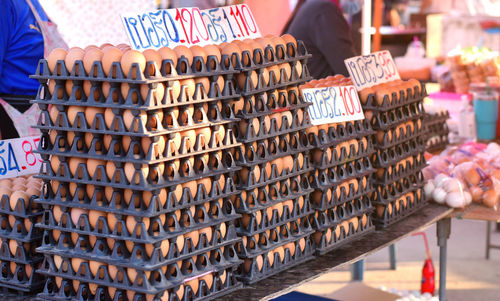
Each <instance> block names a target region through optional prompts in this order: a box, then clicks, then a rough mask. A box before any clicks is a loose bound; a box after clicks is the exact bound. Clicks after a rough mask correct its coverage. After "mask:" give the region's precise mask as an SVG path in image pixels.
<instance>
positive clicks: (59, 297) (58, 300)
mask: <svg viewBox="0 0 500 301" xmlns="http://www.w3.org/2000/svg"><path fill="white" fill-rule="evenodd" d="M226 273H228V274H229V275H227V276H226V281H225V283H222V285H221V284H220V283H221V282H222V280H221V279H220V277H219V276H218V277H217V281H214V282H213V286H212V287H213V288H212V290H217V287H216V285H217V286H218V287H219V288H220V287H226V288H224V289H222V290H219V292H218V293H216V294H214V295H209V296H201V297H200V298H203V300H210V299H213V298H214V297H215V296H221V295H223V294H226V293H229V292H231V291H233V290H236V289H239V288H241V286H242V284H241V283H239V282H237V281H235V277H234V273H233V271H230V270H229V269H228V270H227V271H226ZM228 280H230V282H231V283H229V284H226V283H228ZM63 281H64V284H65V285H66V284H67V285H69V286H71V287H72V286H73V283H72V281H71V280H63ZM66 281H69V282H70V283H66ZM53 282H54V280H52V279H51V277H49V279H48V281H47V284H46V285H45V286H44V291H43V292H42V293H40V294H38V297H39V298H41V299H42V300H53V301H68V300H73V298H77V297H78V296H75V295H73V296H65V295H64V294H62V293H61V292H55V293H54V292H53V291H52V290H51V289H50V288H49V287H47V285H52V286H56V284H55V283H53ZM61 283H63V282H61ZM202 283H203V285H206V282H202ZM82 285H84V287H85V288H86V289H87V290H88V288H87V287H86V284H80V286H79V290H78V292H76V294H77V295H79V297H82V296H81V294H82V292H81V286H82ZM56 288H57V286H56ZM58 289H59V288H58ZM73 290H74V289H73ZM178 290H179V289H178V288H177V291H176V292H170V293H169V294H170V297H169V301H180V299H179V297H178V296H177V294H178ZM62 291H64V289H63V290H62ZM190 291H192V290H191V288H190V287H189V289H185V290H184V293H183V295H182V297H183V298H187V297H189V298H192V296H191V295H190ZM125 292H126V291H125V290H120V291H118V290H117V291H116V292H115V296H114V298H113V299H111V298H110V296H109V294H108V293H107V290H105V288H102V287H99V288H97V289H96V293H95V294H93V295H95V296H100V295H101V294H103V295H104V296H105V298H107V299H105V300H107V301H111V300H112V301H121V300H123V298H128V296H127V294H126V293H125ZM163 292H164V291H162V292H161V293H159V294H158V295H159V296H156V298H155V299H153V300H154V301H160V299H161V297H162V295H163ZM72 293H73V291H71V294H72ZM86 295H88V293H87V294H86ZM91 295H92V294H91ZM85 298H89V297H88V296H87V297H85ZM78 300H79V299H78ZM126 300H127V299H126ZM132 301H149V299H146V297H145V296H144V294H141V293H136V294H134V297H133V300H132Z"/></svg>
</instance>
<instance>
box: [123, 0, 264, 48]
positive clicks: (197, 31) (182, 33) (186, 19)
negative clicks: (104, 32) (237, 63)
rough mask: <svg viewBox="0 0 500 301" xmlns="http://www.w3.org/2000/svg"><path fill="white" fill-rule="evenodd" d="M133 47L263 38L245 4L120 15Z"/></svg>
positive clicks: (170, 45) (188, 44) (203, 43)
mask: <svg viewBox="0 0 500 301" xmlns="http://www.w3.org/2000/svg"><path fill="white" fill-rule="evenodd" d="M121 18H122V21H123V25H124V27H125V32H126V33H127V35H128V38H129V41H130V46H131V47H132V48H134V49H136V50H144V49H149V48H151V49H158V48H161V47H170V48H173V47H175V46H177V45H187V46H191V45H200V46H204V45H208V44H220V43H223V42H231V41H234V40H243V39H246V38H252V39H253V38H258V37H260V36H261V35H260V32H259V28H258V27H257V23H256V22H255V18H254V17H253V15H252V12H251V11H250V8H249V7H248V6H247V5H246V4H239V5H231V6H225V7H217V8H212V9H206V10H200V9H199V8H197V7H189V8H174V9H163V10H156V11H153V12H145V13H139V14H128V15H122V16H121Z"/></svg>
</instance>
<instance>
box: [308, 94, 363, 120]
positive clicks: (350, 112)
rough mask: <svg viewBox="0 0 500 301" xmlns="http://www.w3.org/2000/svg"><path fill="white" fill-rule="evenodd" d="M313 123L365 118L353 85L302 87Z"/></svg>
mask: <svg viewBox="0 0 500 301" xmlns="http://www.w3.org/2000/svg"><path fill="white" fill-rule="evenodd" d="M302 95H304V99H305V100H306V101H308V102H310V103H312V105H311V106H309V107H308V112H309V117H310V118H311V123H312V124H313V125H320V124H325V123H335V122H344V121H352V120H362V119H365V115H364V114H363V109H362V108H361V103H360V102H359V98H358V91H356V88H354V86H341V87H326V88H314V89H303V90H302Z"/></svg>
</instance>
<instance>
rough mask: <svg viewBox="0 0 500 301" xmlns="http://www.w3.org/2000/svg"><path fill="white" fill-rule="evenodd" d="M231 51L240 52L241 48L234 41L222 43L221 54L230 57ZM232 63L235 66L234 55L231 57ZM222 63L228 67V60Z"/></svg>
mask: <svg viewBox="0 0 500 301" xmlns="http://www.w3.org/2000/svg"><path fill="white" fill-rule="evenodd" d="M233 53H238V54H241V49H240V48H239V47H238V45H237V44H236V43H228V44H226V45H224V46H223V47H222V49H221V55H227V56H228V57H231V56H232V55H233ZM232 64H233V66H237V62H236V56H234V57H233V58H232ZM224 65H225V66H226V67H229V61H227V62H224Z"/></svg>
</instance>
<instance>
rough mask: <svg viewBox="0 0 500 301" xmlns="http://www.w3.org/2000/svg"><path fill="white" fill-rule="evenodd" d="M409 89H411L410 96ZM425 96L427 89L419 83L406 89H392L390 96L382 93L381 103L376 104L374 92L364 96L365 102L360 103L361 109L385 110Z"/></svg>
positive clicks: (417, 100)
mask: <svg viewBox="0 0 500 301" xmlns="http://www.w3.org/2000/svg"><path fill="white" fill-rule="evenodd" d="M409 91H411V96H410V93H409ZM405 92H406V93H405ZM426 96H427V91H426V89H425V85H422V84H421V83H419V85H418V86H417V85H415V86H413V89H411V88H408V89H406V91H404V90H398V91H393V92H392V93H391V94H390V96H389V95H388V94H384V96H383V101H382V103H381V104H378V102H377V100H376V95H375V94H369V95H368V97H367V98H366V103H364V104H363V103H362V104H361V105H362V107H363V110H371V111H378V112H386V111H389V110H393V109H395V108H399V107H402V106H405V105H408V104H412V103H415V102H419V101H422V100H423V99H424V98H425V97H426ZM389 98H391V99H389Z"/></svg>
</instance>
